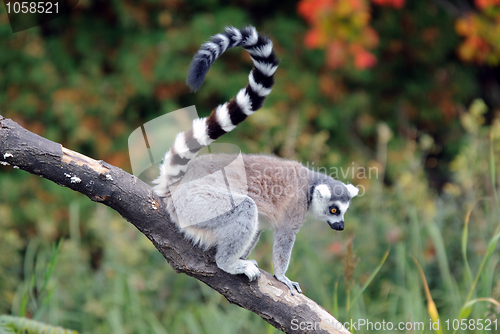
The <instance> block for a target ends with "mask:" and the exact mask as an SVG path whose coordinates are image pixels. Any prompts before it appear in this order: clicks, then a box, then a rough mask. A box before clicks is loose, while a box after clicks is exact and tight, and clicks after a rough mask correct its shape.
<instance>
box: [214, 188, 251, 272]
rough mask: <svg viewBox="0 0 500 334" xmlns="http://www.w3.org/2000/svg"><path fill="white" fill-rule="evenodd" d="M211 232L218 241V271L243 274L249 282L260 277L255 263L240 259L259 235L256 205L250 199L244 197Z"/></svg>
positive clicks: (216, 257)
mask: <svg viewBox="0 0 500 334" xmlns="http://www.w3.org/2000/svg"><path fill="white" fill-rule="evenodd" d="M213 232H214V233H215V234H216V235H217V239H218V240H219V241H218V243H217V252H216V255H215V261H216V263H217V266H218V267H219V268H220V269H222V270H224V271H225V272H227V273H230V274H233V275H237V274H245V275H247V276H248V278H249V280H250V281H253V280H254V279H256V278H258V277H260V271H259V269H258V268H257V266H256V262H255V261H251V260H244V259H242V256H243V255H244V254H245V253H246V251H247V250H248V249H249V248H250V247H251V246H252V244H253V240H254V239H255V238H256V237H257V235H256V234H258V233H259V231H258V211H257V205H256V204H255V202H254V201H253V200H252V199H251V198H250V197H246V198H245V199H244V200H243V202H241V203H240V204H239V205H238V206H237V207H236V208H235V210H234V212H233V213H232V214H231V216H230V217H229V219H228V220H227V221H226V222H225V223H223V224H220V225H218V226H217V227H216V228H215V229H214V230H213ZM247 255H248V254H247Z"/></svg>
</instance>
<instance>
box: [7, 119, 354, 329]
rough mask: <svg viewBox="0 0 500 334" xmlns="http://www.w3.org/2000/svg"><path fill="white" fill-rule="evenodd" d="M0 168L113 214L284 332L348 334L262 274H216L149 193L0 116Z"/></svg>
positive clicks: (171, 259)
mask: <svg viewBox="0 0 500 334" xmlns="http://www.w3.org/2000/svg"><path fill="white" fill-rule="evenodd" d="M0 163H1V164H3V165H6V164H9V165H11V166H13V167H14V168H19V169H23V170H25V171H27V172H29V173H32V174H35V175H39V176H41V177H43V178H46V179H48V180H51V181H53V182H55V183H57V184H59V185H61V186H63V187H68V188H70V189H72V190H74V191H78V192H80V193H82V194H84V195H86V196H87V197H89V198H90V199H91V200H92V201H95V202H99V203H102V204H104V205H107V206H109V207H110V208H112V209H113V210H116V211H117V212H118V213H120V215H121V216H122V217H123V218H125V219H126V220H127V221H128V222H130V223H131V224H133V225H134V226H135V227H136V228H137V229H138V230H139V231H141V232H142V233H143V234H144V235H145V236H146V237H147V238H148V239H149V240H151V242H152V243H153V244H154V245H155V247H156V248H157V249H158V250H159V251H160V253H161V254H162V255H163V256H164V257H165V259H166V260H167V262H168V263H169V264H170V265H171V266H172V268H173V269H174V270H175V271H176V272H177V273H185V274H187V275H189V276H192V277H194V278H196V279H198V280H200V281H202V282H204V283H205V284H207V285H208V286H210V287H211V288H213V289H214V290H216V291H218V292H219V293H221V294H222V295H223V296H224V297H225V298H226V299H227V300H228V301H229V302H230V303H233V304H236V305H238V306H241V307H243V308H245V309H247V310H250V311H252V312H255V313H256V314H258V315H259V316H261V317H262V318H263V319H264V320H265V321H267V322H269V323H270V324H271V325H273V326H274V327H276V328H278V329H280V330H282V331H284V332H286V333H313V332H314V333H349V332H348V331H347V330H346V329H345V328H344V327H343V326H342V325H341V324H340V323H339V322H338V321H337V320H336V319H335V318H334V317H333V316H332V315H331V314H329V313H328V312H327V311H326V310H325V309H323V308H322V307H321V306H319V305H318V304H316V303H315V302H314V301H312V300H311V299H309V298H307V297H306V296H304V295H303V294H295V296H292V295H291V294H290V291H289V289H288V288H287V287H286V286H285V285H284V284H282V283H281V282H278V281H277V280H276V279H275V278H274V277H273V276H272V275H270V274H269V273H267V272H265V271H263V270H261V277H260V279H258V280H256V281H254V282H248V279H247V277H246V276H244V275H237V276H234V275H230V274H227V273H225V272H223V271H222V270H220V269H219V268H218V267H217V265H216V264H215V261H214V250H213V249H211V250H209V251H207V252H204V251H203V250H201V249H200V248H198V247H195V246H193V245H192V244H191V243H190V242H189V241H187V240H186V239H185V238H184V237H183V236H182V234H181V233H180V232H179V230H178V229H177V227H176V225H175V224H174V223H173V222H172V221H171V220H170V217H169V214H168V212H167V211H166V209H165V207H164V205H162V201H161V199H160V198H159V197H158V196H156V194H154V193H153V191H152V188H151V187H150V186H149V185H147V184H145V183H144V182H142V181H141V180H139V179H138V178H137V177H135V176H133V175H130V174H128V173H127V172H125V171H123V170H121V169H120V168H118V167H115V166H112V165H109V164H107V163H106V162H104V161H96V160H94V159H91V158H89V157H86V156H84V155H82V154H79V153H77V152H74V151H71V150H69V149H67V148H65V147H62V145H61V144H58V143H55V142H52V141H50V140H47V139H45V138H42V137H40V136H38V135H36V134H34V133H32V132H29V131H27V130H26V129H24V128H22V127H21V126H19V125H18V124H17V123H15V122H13V121H12V120H9V119H5V118H4V117H2V116H1V115H0ZM301 323H302V329H300V326H301ZM311 326H313V327H314V326H316V327H315V328H313V329H311Z"/></svg>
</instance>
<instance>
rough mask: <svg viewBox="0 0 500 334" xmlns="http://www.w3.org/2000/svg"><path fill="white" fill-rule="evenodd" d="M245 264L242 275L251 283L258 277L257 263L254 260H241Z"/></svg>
mask: <svg viewBox="0 0 500 334" xmlns="http://www.w3.org/2000/svg"><path fill="white" fill-rule="evenodd" d="M243 261H244V262H245V267H244V271H243V273H244V274H245V275H247V277H248V279H249V280H250V282H251V281H253V280H255V279H257V278H259V277H260V270H259V268H257V261H255V260H243Z"/></svg>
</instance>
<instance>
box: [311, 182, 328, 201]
mask: <svg viewBox="0 0 500 334" xmlns="http://www.w3.org/2000/svg"><path fill="white" fill-rule="evenodd" d="M314 195H315V196H316V197H317V198H318V199H328V200H330V197H331V196H332V193H331V192H330V189H329V188H328V186H327V185H326V184H320V185H317V186H316V187H314Z"/></svg>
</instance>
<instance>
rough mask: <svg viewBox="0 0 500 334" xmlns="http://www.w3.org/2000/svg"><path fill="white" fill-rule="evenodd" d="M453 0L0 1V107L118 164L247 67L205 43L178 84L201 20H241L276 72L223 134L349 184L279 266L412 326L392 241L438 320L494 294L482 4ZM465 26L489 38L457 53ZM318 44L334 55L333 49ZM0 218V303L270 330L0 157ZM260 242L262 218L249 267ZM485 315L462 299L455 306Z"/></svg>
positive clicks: (491, 118) (311, 287) (206, 24)
mask: <svg viewBox="0 0 500 334" xmlns="http://www.w3.org/2000/svg"><path fill="white" fill-rule="evenodd" d="M315 2H316V3H318V5H317V6H316V7H315V5H314V4H313V5H312V7H309V9H307V8H305V9H304V6H305V7H307V6H306V5H305V3H308V4H309V6H310V5H311V3H315ZM465 2H467V1H465ZM319 3H321V4H323V5H325V6H326V7H325V6H323V5H321V6H323V7H321V6H320V5H319ZM462 3H464V2H463V1H451V0H449V1H446V0H439V1H406V2H404V1H400V0H392V1H389V0H387V1H382V0H377V1H375V0H372V1H371V2H370V1H367V0H357V1H347V0H338V1H333V0H323V1H319V2H318V1H313V0H309V1H307V0H302V1H300V2H298V3H297V2H288V1H286V2H285V1H283V2H269V1H264V0H257V1H247V0H228V1H224V2H223V3H217V2H215V1H210V0H193V1H189V2H187V1H184V0H164V1H159V0H147V1H140V2H139V1H124V2H117V1H90V0H80V1H79V3H78V5H77V6H76V7H75V8H74V10H73V11H72V13H71V15H69V16H63V17H60V18H58V19H56V20H54V21H51V22H48V23H47V24H45V25H43V26H39V27H34V28H31V29H28V30H25V31H22V32H18V33H15V34H13V33H12V31H11V29H10V26H9V21H8V17H7V14H6V12H5V7H4V6H3V5H0V114H1V115H3V116H5V117H9V118H12V119H14V120H15V121H16V122H18V123H20V124H21V125H22V126H24V127H26V128H27V129H28V130H30V131H33V132H35V133H37V134H39V135H41V136H44V137H46V138H49V139H51V140H54V141H57V142H60V143H61V144H62V145H64V146H65V147H68V148H70V149H72V150H75V151H78V152H81V153H83V154H86V155H89V156H91V157H93V158H95V159H102V160H105V161H107V162H108V163H111V164H114V165H117V166H119V167H121V168H124V169H125V170H128V171H130V163H129V157H128V151H127V138H128V136H129V135H130V133H131V132H132V131H133V130H134V129H136V128H137V127H138V126H140V125H141V124H143V123H145V122H147V121H150V120H152V119H154V118H156V117H158V116H160V115H163V114H165V113H167V112H170V111H173V110H176V109H179V108H181V107H186V106H190V105H195V106H196V107H197V110H198V112H199V113H200V115H202V116H205V115H207V114H208V113H209V112H210V110H211V109H212V108H213V107H215V106H216V105H217V104H219V103H222V102H224V101H226V100H228V99H229V98H230V97H231V96H233V95H234V94H235V93H236V92H237V88H235V87H240V86H243V85H244V84H245V83H246V81H247V75H248V70H249V69H250V68H251V60H250V58H249V56H248V55H247V54H246V53H245V52H244V51H242V50H231V51H228V52H227V53H226V54H225V55H224V56H223V57H221V58H220V59H219V60H218V61H217V62H216V63H215V64H214V66H213V67H212V69H211V70H210V72H209V73H208V75H207V79H206V82H205V84H204V86H203V87H202V89H200V91H199V92H197V93H196V94H192V93H190V92H189V89H188V88H187V87H186V86H185V84H184V81H185V76H186V72H187V69H188V66H189V62H190V61H191V57H192V56H193V54H194V53H195V52H196V50H197V49H198V47H199V45H200V44H201V43H203V42H204V41H206V40H207V39H208V37H209V36H211V35H213V34H215V33H217V32H219V31H220V30H222V29H223V28H224V26H226V25H233V26H236V27H242V26H245V25H248V24H252V25H255V26H256V27H257V29H258V30H259V31H261V32H263V33H265V34H267V35H269V36H270V37H271V38H272V39H273V42H274V45H275V48H276V52H277V54H278V55H279V57H280V58H281V64H280V68H279V69H278V71H277V73H276V85H275V88H274V89H273V93H272V94H271V95H270V96H269V98H268V99H267V101H266V103H265V105H264V108H263V109H262V110H260V111H259V112H258V113H256V114H255V115H253V116H252V117H250V118H249V119H248V121H247V122H245V123H243V124H242V125H241V126H240V127H238V129H237V130H235V131H233V132H232V133H230V134H228V135H227V136H225V137H224V138H223V139H222V141H223V142H224V141H225V142H232V143H237V145H238V146H239V147H241V149H242V150H243V151H244V152H249V153H272V154H277V155H280V156H283V157H285V158H290V159H296V160H299V161H302V162H303V163H304V165H306V166H308V167H310V168H319V167H322V168H323V169H322V170H323V171H325V172H327V173H330V174H334V176H337V177H338V178H340V179H342V180H348V181H349V182H352V183H354V184H357V185H359V186H362V187H363V189H362V194H363V196H360V197H358V198H356V201H354V202H353V204H352V206H351V209H350V210H349V213H348V215H347V216H346V230H345V231H344V232H342V233H333V232H331V231H330V230H329V229H328V226H326V224H324V223H322V222H318V221H314V220H310V221H307V222H306V223H305V225H304V227H303V228H302V230H301V232H300V233H299V235H298V238H297V242H296V245H295V247H294V252H293V255H292V263H291V265H290V269H289V272H288V276H289V277H290V278H291V279H293V280H296V281H298V282H300V283H301V287H302V288H303V290H304V292H305V294H306V295H307V296H309V297H311V298H313V299H314V300H316V301H317V302H319V303H320V304H321V305H323V306H324V307H325V308H326V309H327V310H328V311H330V312H334V313H335V316H336V317H337V318H338V319H339V320H341V321H342V322H344V321H349V319H351V318H352V319H370V320H371V321H373V322H375V321H381V320H382V319H383V320H385V321H392V322H395V323H397V322H399V321H423V322H424V323H425V324H428V322H429V313H428V308H427V305H428V304H427V302H428V301H427V300H426V294H425V292H424V285H423V283H422V282H423V280H422V278H421V275H420V271H419V269H418V267H417V266H416V265H415V263H414V262H413V260H412V259H411V257H410V255H411V256H413V257H414V258H415V259H416V261H417V263H418V264H419V265H420V266H421V267H422V270H423V272H424V274H425V278H426V282H427V283H426V284H427V286H428V288H429V294H430V295H431V296H432V300H433V303H434V304H435V306H436V309H437V311H438V312H439V317H440V319H441V321H444V320H445V319H447V318H449V319H457V318H458V316H459V314H460V311H461V309H462V307H463V306H465V305H466V303H467V302H471V301H476V300H478V299H479V298H490V297H491V298H493V299H495V300H499V299H500V292H499V291H500V275H499V262H500V258H499V255H498V251H495V252H492V253H490V252H489V247H488V246H489V245H491V242H492V240H493V239H492V238H493V237H494V236H495V235H497V234H498V224H499V221H498V217H500V209H499V193H498V185H499V182H500V179H499V174H500V172H499V171H500V120H499V119H500V116H499V110H500V99H499V98H498V96H500V94H499V93H498V92H500V90H499V88H500V87H499V85H498V73H499V72H498V69H497V68H495V67H493V66H496V64H497V63H496V62H491V61H489V60H487V59H490V58H491V57H493V58H495V57H498V55H496V53H497V51H495V50H497V47H496V46H495V45H496V44H495V43H497V42H498V40H497V39H495V38H494V37H495V36H496V35H498V34H496V35H495V34H494V31H495V30H494V29H497V30H498V22H497V21H496V20H497V18H498V15H497V16H495V15H496V14H495V13H496V12H495V10H497V9H496V8H497V7H498V3H497V2H496V1H485V0H484V1H476V2H473V1H469V6H466V7H465V9H462V8H459V9H460V10H456V9H457V8H458V7H457V6H458V5H459V4H462ZM472 5H475V7H473V6H472ZM318 6H319V7H318ZM328 6H330V7H328ZM342 6H344V7H342ZM301 8H302V9H301ZM318 8H319V9H318ZM457 12H459V13H461V16H460V17H458V16H456V13H457ZM314 13H320V14H318V15H319V16H320V19H319V21H317V19H316V17H315V16H314V15H316V14H314ZM308 15H309V16H308ZM469 17H480V19H481V20H483V21H482V23H473V24H472V25H471V24H470V23H468V21H467V22H466V20H469V19H468V18H469ZM303 18H305V19H306V20H305V21H303ZM463 20H465V21H463ZM474 20H477V18H475V19H474ZM462 21H463V22H465V23H463V22H462ZM318 22H319V23H318ZM461 22H462V23H461ZM486 23H488V24H491V26H482V25H483V24H486ZM474 24H477V25H478V26H474ZM315 28H317V29H323V30H320V32H321V33H323V34H324V35H323V37H324V38H325V40H324V41H322V42H321V43H319V42H318V41H317V40H316V41H315V40H314V38H318V36H314V34H313V36H312V37H311V33H310V30H311V29H315ZM325 29H326V30H325ZM483 32H484V34H483ZM490 33H491V36H493V37H492V38H493V39H488V38H489V37H488V36H490V35H489V34H490ZM485 34H486V35H485ZM323 37H322V38H323ZM471 37H473V38H476V39H477V38H478V37H479V38H481V39H482V40H483V41H484V43H486V44H487V45H489V46H488V47H489V48H488V50H489V51H488V52H489V53H485V50H486V49H474V50H473V52H472V53H470V54H471V55H472V56H471V57H472V58H470V59H469V58H466V57H464V54H463V52H464V51H463V48H464V46H463V45H466V44H467V43H470V42H468V41H469V38H471ZM311 39H312V40H311ZM335 41H337V42H336V43H337V44H336V46H335V47H330V46H329V45H330V43H332V42H335ZM316 42H318V43H319V44H314V43H316ZM305 43H307V44H305ZM310 43H312V44H310ZM311 46H314V47H315V48H314V49H311V48H309V47H311ZM360 50H363V51H360ZM466 51H467V50H466ZM331 52H343V55H342V57H343V58H342V59H341V60H342V63H339V62H338V59H340V58H338V59H337V58H335V59H333V60H332V57H333V56H332V54H331ZM360 52H361V53H360ZM467 52H471V51H470V50H469V51H467ZM368 54H369V55H368ZM360 55H361V56H360ZM359 57H361V58H359ZM477 57H484V58H477ZM350 58H352V61H351V60H349V59H350ZM357 58H358V59H357ZM493 58H491V59H493ZM374 59H376V62H374V61H373V60H374ZM367 60H368V61H367ZM469 60H471V62H469ZM332 61H334V64H336V66H332ZM335 61H337V63H335ZM367 65H369V66H367ZM360 69H364V70H360ZM476 98H482V100H476ZM483 101H484V102H483ZM466 217H467V218H466ZM325 229H328V231H329V232H328V233H325ZM0 231H1V232H0V313H11V314H13V315H22V314H23V312H24V315H25V316H26V317H29V318H36V319H37V320H40V321H42V322H45V323H48V324H51V325H59V326H62V327H64V328H70V329H75V330H77V331H79V332H80V333H231V334H233V333H263V332H267V333H273V332H275V330H274V329H273V328H271V327H270V326H269V325H267V324H266V323H265V322H264V321H263V320H261V319H260V318H259V317H257V316H256V315H254V314H252V313H251V312H248V311H245V310H242V309H240V308H238V307H236V306H234V305H230V304H229V303H228V302H227V301H226V300H225V299H223V297H221V296H220V295H218V294H217V293H215V292H214V291H212V290H211V289H210V288H208V287H206V286H204V285H202V284H200V283H199V282H197V281H195V280H193V279H191V278H189V277H187V276H184V275H177V274H175V273H174V272H173V270H171V269H170V268H169V266H168V265H167V263H166V262H165V260H164V259H163V258H162V257H161V255H160V254H159V253H158V252H157V251H156V250H155V249H154V247H153V246H152V245H151V243H150V242H149V241H148V240H147V239H146V238H145V237H144V236H142V235H141V234H140V233H139V232H138V231H136V230H135V229H134V228H133V227H132V226H131V225H130V224H128V223H127V222H125V221H124V220H123V219H122V218H121V217H119V216H118V215H117V214H116V213H114V212H112V211H111V210H108V209H107V208H105V207H103V206H99V205H98V204H96V203H93V202H91V201H89V200H88V199H87V198H83V197H82V196H80V194H77V193H73V192H70V191H69V190H68V189H65V188H62V187H60V186H57V185H55V184H52V183H51V182H49V181H47V180H44V179H40V178H37V177H34V176H32V175H29V174H27V173H24V172H22V171H19V170H13V169H12V168H11V167H10V166H0ZM464 236H466V237H465V238H464ZM58 240H61V241H60V250H59V251H58V252H57V254H58V255H57V265H56V266H55V270H54V272H53V273H51V274H50V275H48V272H47V271H46V270H45V268H46V267H47V265H48V264H50V263H53V264H54V265H55V262H53V261H54V260H55V258H54V254H55V253H54V250H53V248H52V247H51V246H50V245H51V244H52V243H53V242H55V241H58ZM464 240H466V242H464ZM494 246H496V244H495V245H494ZM271 248H272V235H271V233H270V232H265V233H264V234H263V236H262V238H261V242H259V245H258V247H257V248H256V250H255V251H254V252H253V254H252V257H253V258H255V259H256V260H257V261H259V264H260V266H261V267H262V268H263V269H265V270H267V271H272V264H271V256H270V253H271ZM490 248H491V247H490ZM493 248H494V249H495V247H493ZM496 249H498V248H496ZM388 250H389V255H386V252H387V251H388ZM488 254H489V255H488ZM384 261H385V262H384ZM382 263H383V265H382V266H380V264H382ZM344 268H346V269H345V272H344ZM374 274H375V275H374ZM476 278H477V283H476V284H474V281H475V279H476ZM366 283H368V285H367V284H366ZM347 292H348V293H347ZM469 294H471V295H470V297H469ZM351 296H352V298H351ZM499 311H500V310H499V309H498V308H496V307H495V305H494V304H491V303H475V304H474V305H473V306H472V307H471V313H470V316H469V317H470V318H471V319H479V318H482V319H485V318H486V317H489V318H491V319H494V318H495V317H496V318H498V317H499ZM359 332H363V333H365V332H370V331H368V330H366V331H359ZM443 332H445V333H446V332H447V331H443ZM471 332H474V331H471ZM476 332H477V331H476Z"/></svg>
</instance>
